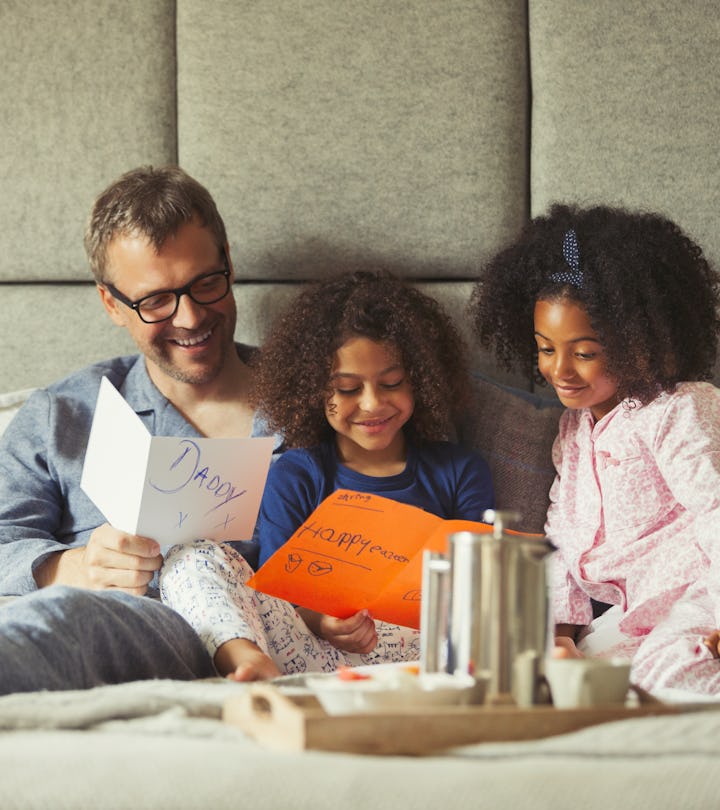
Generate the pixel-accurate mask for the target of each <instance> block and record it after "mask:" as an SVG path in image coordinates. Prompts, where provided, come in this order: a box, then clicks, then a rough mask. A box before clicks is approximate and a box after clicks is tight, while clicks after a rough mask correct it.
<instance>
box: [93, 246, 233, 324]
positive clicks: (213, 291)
mask: <svg viewBox="0 0 720 810" xmlns="http://www.w3.org/2000/svg"><path fill="white" fill-rule="evenodd" d="M223 261H224V262H225V269H224V270H215V271H214V272H212V273H203V274H202V275H201V276H197V278H194V279H193V280H192V281H191V282H190V283H189V284H186V285H185V286H184V287H178V288H177V289H174V290H158V291H157V292H153V293H150V294H149V295H144V296H143V297H142V298H138V300H137V301H132V300H131V299H130V298H128V297H127V296H126V295H124V294H123V293H121V292H120V290H118V288H117V287H115V286H114V285H112V284H110V283H109V282H108V281H104V282H103V286H105V287H107V288H108V290H109V291H110V294H111V295H112V297H113V298H117V300H118V301H120V302H121V303H122V304H125V306H126V307H130V309H134V310H135V312H137V314H138V317H139V318H140V320H142V321H145V323H160V321H167V320H169V319H170V318H172V316H173V315H174V314H175V313H176V312H177V308H178V306H179V305H180V298H181V297H182V296H183V295H189V296H190V298H192V300H193V301H194V302H195V303H196V304H214V303H216V302H217V301H220V299H221V298H225V296H226V295H227V294H228V292H229V290H230V268H229V267H228V259H227V253H226V252H225V250H223Z"/></svg>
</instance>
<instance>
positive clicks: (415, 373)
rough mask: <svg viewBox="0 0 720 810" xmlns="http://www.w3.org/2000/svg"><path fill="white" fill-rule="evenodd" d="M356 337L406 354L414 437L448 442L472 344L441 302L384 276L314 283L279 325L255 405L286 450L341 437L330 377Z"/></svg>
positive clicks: (261, 366) (265, 353)
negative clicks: (335, 426) (332, 419)
mask: <svg viewBox="0 0 720 810" xmlns="http://www.w3.org/2000/svg"><path fill="white" fill-rule="evenodd" d="M352 337H366V338H369V339H371V340H373V341H376V342H378V343H387V344H390V345H392V346H393V347H395V348H396V349H397V350H398V351H399V353H400V358H401V362H402V365H403V367H404V369H405V373H406V374H407V375H408V378H409V381H410V384H411V386H412V392H413V397H414V400H415V408H414V411H413V415H412V417H411V418H410V420H409V421H408V422H407V423H406V425H405V430H406V432H407V434H408V436H410V437H411V438H412V439H413V440H415V441H417V442H422V441H430V440H436V439H442V438H446V437H447V436H448V435H449V433H450V432H451V431H452V425H453V421H454V419H455V417H456V416H458V415H459V414H460V413H461V409H462V408H463V406H464V404H465V403H466V402H467V399H468V396H469V375H468V370H467V365H466V362H467V361H466V351H465V345H464V343H463V340H462V338H461V337H460V335H459V333H458V331H457V330H456V328H455V327H454V326H453V324H452V322H451V320H450V318H449V317H448V315H447V314H446V313H445V312H444V311H443V309H442V307H441V306H440V304H439V303H438V302H437V301H435V300H434V299H433V298H431V297H429V296H427V295H424V294H423V293H421V292H420V291H419V290H417V289H416V288H414V287H412V286H410V285H409V284H407V283H405V282H403V281H402V280H400V279H399V278H397V277H395V276H393V275H392V274H391V273H389V272H387V271H382V270H380V271H376V272H368V271H362V272H355V273H350V274H345V275H342V276H339V277H337V278H334V279H332V280H328V281H321V282H315V283H312V284H310V285H309V286H307V287H306V288H304V289H303V290H302V291H301V292H300V294H299V295H298V296H297V297H296V298H295V299H294V300H293V301H292V303H291V304H290V306H289V307H287V309H286V310H285V311H284V312H283V314H281V315H280V316H279V318H278V319H277V321H276V322H275V323H274V324H273V327H272V330H271V333H270V336H269V338H268V340H267V341H266V342H265V344H264V345H263V347H262V350H261V352H260V359H259V361H258V362H257V364H256V366H255V375H254V377H255V378H254V385H253V391H252V394H251V400H252V402H253V404H254V405H255V406H256V407H257V408H258V409H259V410H260V411H261V412H262V413H263V414H264V416H265V417H266V418H267V420H268V423H269V426H270V427H271V428H272V429H273V430H277V431H280V432H282V433H283V434H284V437H285V443H286V445H287V446H288V447H311V446H313V445H317V444H318V443H320V442H321V441H323V440H325V439H328V438H331V437H332V436H333V435H334V433H333V430H332V428H331V427H330V425H329V424H328V422H327V419H326V417H325V404H326V402H327V400H328V398H329V397H330V396H331V395H332V389H331V387H330V384H329V380H330V374H331V371H332V365H333V360H334V357H335V352H336V351H337V349H339V348H340V347H341V346H342V345H343V344H344V343H345V342H346V341H347V340H349V339H350V338H352Z"/></svg>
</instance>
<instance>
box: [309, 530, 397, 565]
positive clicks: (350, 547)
mask: <svg viewBox="0 0 720 810" xmlns="http://www.w3.org/2000/svg"><path fill="white" fill-rule="evenodd" d="M305 533H309V534H311V535H312V536H313V537H316V538H320V539H321V540H324V541H325V542H326V543H332V544H333V545H334V546H336V547H337V548H338V549H339V550H340V551H344V552H346V553H347V554H350V553H354V554H355V556H356V557H359V556H360V555H361V554H365V553H367V554H379V555H380V556H381V557H385V559H387V560H393V561H395V562H400V563H406V562H408V558H407V557H405V556H404V555H403V554H396V553H395V552H394V551H392V550H391V549H386V548H383V547H382V546H381V545H380V544H379V543H375V542H374V541H373V540H371V539H370V538H368V537H364V536H363V535H362V534H359V533H352V532H346V531H340V530H338V529H334V528H332V526H319V525H318V524H317V523H316V522H315V521H313V522H312V523H306V524H305V525H304V526H301V527H300V528H299V529H298V532H297V535H296V537H297V539H298V540H299V539H301V538H302V537H303V535H304V534H305Z"/></svg>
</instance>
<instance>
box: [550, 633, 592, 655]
mask: <svg viewBox="0 0 720 810" xmlns="http://www.w3.org/2000/svg"><path fill="white" fill-rule="evenodd" d="M552 657H553V658H584V657H585V656H584V655H583V654H582V653H581V652H580V650H578V648H577V647H576V646H575V642H574V641H573V640H572V639H571V638H570V637H569V636H555V646H554V647H553V651H552Z"/></svg>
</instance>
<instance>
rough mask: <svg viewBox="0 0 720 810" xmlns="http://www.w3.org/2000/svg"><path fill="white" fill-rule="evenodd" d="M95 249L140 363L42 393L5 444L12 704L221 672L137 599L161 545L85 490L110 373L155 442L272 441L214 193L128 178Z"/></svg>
mask: <svg viewBox="0 0 720 810" xmlns="http://www.w3.org/2000/svg"><path fill="white" fill-rule="evenodd" d="M85 249H86V252H87V255H88V259H89V262H90V266H91V269H92V272H93V274H94V276H95V280H96V283H97V288H98V292H99V294H100V299H101V301H102V303H103V305H104V307H105V309H106V310H107V312H108V315H109V316H110V318H111V320H112V321H113V322H114V323H115V324H117V325H118V326H121V327H124V328H126V329H128V331H129V332H130V334H131V336H132V337H133V339H134V341H135V343H136V344H137V346H138V348H139V350H140V352H141V353H140V354H139V355H136V356H130V357H121V358H114V359H112V360H108V361H106V362H102V363H97V364H95V365H93V366H90V367H88V368H86V369H84V370H82V371H79V372H77V373H76V374H73V375H71V376H70V377H68V378H66V379H65V380H62V381H60V382H58V383H56V384H54V385H52V386H50V387H49V388H47V389H45V390H42V391H37V392H35V393H34V394H33V395H32V397H31V398H30V399H29V400H28V402H27V403H26V404H25V405H24V406H23V408H22V409H21V411H20V412H19V413H18V414H17V416H16V418H15V419H14V421H13V422H12V423H11V424H10V426H9V427H8V428H7V430H6V432H5V434H4V436H3V438H2V440H0V594H2V595H14V596H18V597H20V598H17V599H13V600H10V601H9V603H8V604H6V605H3V606H2V607H0V694H2V693H8V692H15V691H32V690H35V689H73V688H74V689H77V688H85V687H89V686H94V685H98V684H101V683H117V682H122V681H126V680H137V679H142V678H153V677H169V678H193V677H207V676H212V675H214V674H215V669H214V667H213V663H212V661H211V660H210V658H209V656H208V654H207V653H206V651H205V648H204V646H203V645H202V643H201V641H200V639H199V638H198V637H197V636H196V634H195V633H194V631H193V630H192V629H191V628H190V626H189V625H188V624H187V623H186V622H185V621H184V620H183V619H182V618H181V617H180V616H178V615H177V614H175V613H174V612H173V611H172V610H170V609H169V608H167V607H166V606H164V605H163V604H161V603H160V602H159V601H158V600H157V599H150V598H138V597H139V596H143V595H146V594H152V593H153V592H154V589H153V587H152V585H153V581H154V579H155V575H156V573H157V571H158V569H159V568H160V566H161V564H162V556H161V553H160V547H159V545H158V543H157V542H155V541H154V540H153V539H152V538H148V537H139V536H134V535H130V534H127V533H126V532H121V531H119V530H117V529H115V528H113V527H112V526H110V525H109V524H108V523H106V522H105V521H104V518H103V517H102V515H101V514H100V512H99V511H98V510H97V509H96V508H95V506H94V505H93V504H92V502H91V501H90V500H89V498H88V497H87V496H86V495H85V493H84V492H83V491H82V490H81V489H80V479H81V472H82V465H83V459H84V455H85V449H86V446H87V440H88V435H89V430H90V425H91V422H92V417H93V411H94V407H95V401H96V398H97V393H98V388H99V384H100V380H101V378H102V377H103V376H107V377H108V378H109V380H110V381H111V382H112V383H113V385H115V387H116V388H117V389H118V390H119V391H120V393H121V394H122V395H123V396H124V398H125V399H126V400H127V402H128V403H129V404H130V406H131V407H133V408H134V410H135V411H136V413H137V414H138V416H139V417H140V418H141V420H142V421H143V423H144V424H145V425H146V427H147V428H148V430H149V431H150V432H151V433H152V434H153V435H161V436H192V437H197V436H212V437H222V436H239V437H242V436H258V435H267V431H266V429H265V427H264V425H263V424H262V422H261V420H260V419H258V418H256V416H255V414H254V413H253V411H252V409H251V408H250V406H249V405H248V389H249V384H250V375H251V371H250V367H249V365H248V362H249V360H250V357H251V354H252V351H253V350H252V349H251V348H249V347H246V346H242V345H236V344H235V343H234V341H233V335H234V332H235V321H236V309H235V299H234V297H233V295H232V281H233V267H232V262H231V259H230V255H229V249H228V242H227V236H226V232H225V226H224V224H223V221H222V218H221V217H220V214H219V213H218V211H217V208H216V206H215V203H214V201H213V199H212V197H211V196H210V194H209V192H208V191H207V190H206V189H205V188H204V187H203V186H202V185H200V184H199V183H198V182H197V181H195V180H194V179H193V178H191V177H190V176H189V175H187V174H186V173H185V172H184V171H182V170H181V169H180V168H178V167H165V168H160V169H155V168H151V167H145V168H139V169H136V170H133V171H130V172H128V173H127V174H125V175H123V176H122V177H121V178H120V179H119V180H117V181H116V182H115V183H113V184H112V185H111V186H109V187H108V188H107V189H106V190H105V191H104V192H103V193H102V194H101V195H100V196H99V197H98V198H97V200H96V202H95V205H94V208H93V211H92V214H91V218H90V221H89V224H88V228H87V231H86V235H85ZM278 444H279V441H278V440H277V439H276V449H277V445H278ZM108 464H112V459H108Z"/></svg>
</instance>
